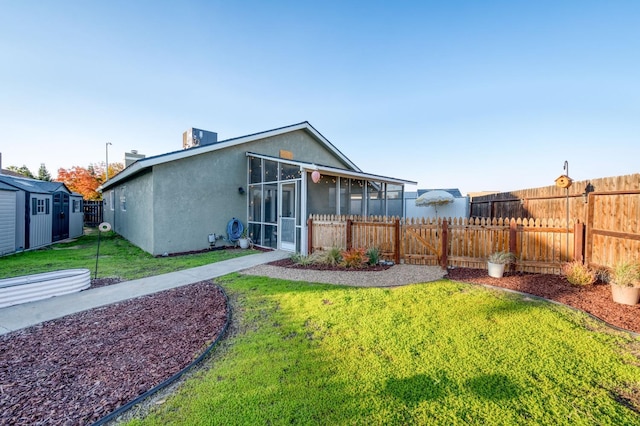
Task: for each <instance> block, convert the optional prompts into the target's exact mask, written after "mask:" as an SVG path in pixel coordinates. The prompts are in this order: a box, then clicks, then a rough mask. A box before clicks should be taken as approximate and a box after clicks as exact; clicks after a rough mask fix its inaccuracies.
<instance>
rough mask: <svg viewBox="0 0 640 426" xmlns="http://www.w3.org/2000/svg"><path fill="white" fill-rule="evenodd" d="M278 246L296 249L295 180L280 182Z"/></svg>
mask: <svg viewBox="0 0 640 426" xmlns="http://www.w3.org/2000/svg"><path fill="white" fill-rule="evenodd" d="M280 197H281V201H280V226H279V227H278V228H279V230H280V232H279V233H278V234H279V235H278V236H279V239H280V241H279V242H280V248H281V249H282V250H287V251H295V250H296V182H290V183H281V184H280Z"/></svg>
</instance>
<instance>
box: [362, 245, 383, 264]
mask: <svg viewBox="0 0 640 426" xmlns="http://www.w3.org/2000/svg"><path fill="white" fill-rule="evenodd" d="M365 254H366V255H367V257H368V258H369V265H377V264H378V262H379V261H380V249H379V248H378V247H371V248H370V249H369V250H367V251H366V252H365Z"/></svg>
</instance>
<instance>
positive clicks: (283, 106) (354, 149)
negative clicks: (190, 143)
mask: <svg viewBox="0 0 640 426" xmlns="http://www.w3.org/2000/svg"><path fill="white" fill-rule="evenodd" d="M0 11H1V12H0V82H1V83H0V84H1V86H0V152H2V164H3V167H5V168H6V167H7V166H9V165H14V166H21V165H23V164H25V165H27V166H28V167H29V168H30V169H31V171H32V172H34V173H37V170H38V167H39V165H40V163H44V164H45V165H46V166H47V168H48V170H49V171H50V172H51V173H52V175H54V176H55V175H56V172H57V169H58V168H60V167H62V168H70V167H73V166H83V167H86V166H87V165H88V164H89V163H99V162H103V161H105V143H106V142H111V143H112V145H111V146H110V147H109V160H110V161H123V157H124V152H125V151H130V150H131V149H137V150H138V151H139V152H140V153H143V154H146V155H156V154H162V153H165V152H169V151H175V150H178V149H181V144H182V132H183V131H185V130H186V129H188V128H189V127H196V128H201V129H206V130H211V131H215V132H218V135H219V139H228V138H233V137H237V136H242V135H246V134H251V133H255V132H259V131H263V130H269V129H272V128H277V127H281V126H285V125H289V124H294V123H298V122H301V121H305V120H306V121H309V122H310V123H311V124H312V125H313V126H314V127H315V128H316V129H317V130H318V131H320V132H321V133H322V134H323V135H324V136H325V137H326V138H327V139H328V140H329V141H331V142H332V143H333V144H334V145H336V146H337V147H338V149H340V150H341V151H342V152H343V153H344V154H345V155H346V156H347V157H349V158H350V159H351V160H352V161H353V162H354V163H355V164H356V165H358V166H359V167H360V168H361V169H362V170H364V171H366V172H369V173H375V174H381V175H386V176H392V177H396V178H403V179H408V180H414V181H417V182H418V187H419V188H443V187H446V188H450V187H457V188H460V190H461V191H462V192H463V193H467V192H473V191H483V190H499V191H509V190H516V189H524V188H532V187H539V186H547V185H551V184H553V181H554V179H555V178H556V177H558V176H559V175H561V174H563V173H564V170H563V165H564V162H565V161H568V162H569V174H570V175H571V177H572V178H574V179H575V180H586V179H591V178H598V177H605V176H617V175H625V174H630V173H638V172H640V167H639V165H640V143H639V142H640V140H639V139H640V138H639V135H640V79H639V76H640V2H638V1H635V0H631V1H616V0H612V1H589V0H583V1H504V2H503V1H438V2H435V1H420V2H403V1H398V2H376V1H366V2H365V1H362V2H361V1H352V2H347V1H344V2H343V1H336V2H333V1H322V2H313V1H302V0H298V1H269V2H258V1H255V2H254V1H231V2H229V1H202V2H195V1H176V2H162V1H153V2H145V1H134V2H131V1H108V2H97V1H82V2H81V1H78V2H70V1H64V0H62V1H58V2H45V1H29V0H26V1H23V0H21V1H18V0H12V1H4V0H0ZM408 189H409V190H411V189H412V188H411V187H410V188H408ZM414 189H415V188H414Z"/></svg>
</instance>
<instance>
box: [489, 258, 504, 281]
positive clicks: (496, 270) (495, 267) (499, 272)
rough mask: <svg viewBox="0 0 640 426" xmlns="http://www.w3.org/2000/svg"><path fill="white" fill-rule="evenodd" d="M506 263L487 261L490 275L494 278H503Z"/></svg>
mask: <svg viewBox="0 0 640 426" xmlns="http://www.w3.org/2000/svg"><path fill="white" fill-rule="evenodd" d="M504 267H505V265H504V263H491V262H487V269H488V270H489V276H490V277H493V278H502V276H503V275H504Z"/></svg>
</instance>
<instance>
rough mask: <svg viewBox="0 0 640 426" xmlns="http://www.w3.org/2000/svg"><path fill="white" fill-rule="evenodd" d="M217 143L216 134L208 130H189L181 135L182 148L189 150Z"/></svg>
mask: <svg viewBox="0 0 640 426" xmlns="http://www.w3.org/2000/svg"><path fill="white" fill-rule="evenodd" d="M214 143H218V134H217V133H216V132H210V131H208V130H201V129H196V128H194V127H192V128H190V129H189V130H187V131H186V132H184V133H183V134H182V148H183V149H189V148H195V147H197V146H205V145H213V144H214Z"/></svg>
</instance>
